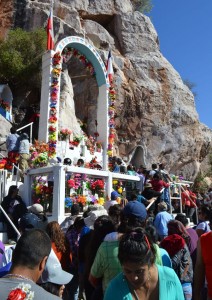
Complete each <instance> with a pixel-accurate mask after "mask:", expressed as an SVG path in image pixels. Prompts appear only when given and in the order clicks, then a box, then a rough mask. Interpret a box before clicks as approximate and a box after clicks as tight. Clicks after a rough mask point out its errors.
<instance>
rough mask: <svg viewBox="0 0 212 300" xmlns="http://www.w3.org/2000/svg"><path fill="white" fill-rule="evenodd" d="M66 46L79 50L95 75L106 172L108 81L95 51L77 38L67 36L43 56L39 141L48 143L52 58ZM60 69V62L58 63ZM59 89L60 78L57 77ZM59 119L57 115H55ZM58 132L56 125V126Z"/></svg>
mask: <svg viewBox="0 0 212 300" xmlns="http://www.w3.org/2000/svg"><path fill="white" fill-rule="evenodd" d="M67 46H70V47H72V48H75V49H77V50H79V51H80V52H81V53H82V54H83V55H85V56H86V58H87V59H88V60H89V61H90V62H91V64H92V65H93V67H94V70H95V73H96V80H97V84H98V88H99V95H98V99H97V122H98V124H99V126H98V133H99V139H100V140H101V141H102V145H103V169H105V170H107V168H108V162H107V148H108V132H109V129H108V121H109V116H108V84H109V82H108V79H107V72H106V68H105V64H104V62H103V61H102V59H101V57H100V55H99V53H98V52H97V50H96V49H95V48H94V47H93V46H92V45H90V44H89V43H88V42H87V41H86V40H85V39H83V38H80V37H77V36H69V37H66V38H64V39H62V40H61V41H60V42H59V43H58V44H57V45H56V48H55V51H48V52H46V53H45V54H44V55H43V61H42V90H41V106H40V112H41V114H40V123H39V140H42V141H45V142H48V126H49V124H48V119H49V110H50V101H51V98H50V90H51V82H52V57H53V56H54V54H55V53H59V54H61V53H62V51H63V49H64V48H65V47H67ZM59 67H60V68H62V62H61V63H60V66H59ZM58 84H59V89H60V76H59V82H58ZM59 100H60V93H58V99H57V103H58V104H57V112H59ZM57 117H59V115H57ZM57 130H58V125H57Z"/></svg>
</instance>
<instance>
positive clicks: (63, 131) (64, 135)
mask: <svg viewBox="0 0 212 300" xmlns="http://www.w3.org/2000/svg"><path fill="white" fill-rule="evenodd" d="M71 133H72V131H71V130H70V129H68V128H62V129H61V130H60V131H59V134H58V137H59V139H60V140H61V141H65V140H66V139H67V138H69V137H70V134H71Z"/></svg>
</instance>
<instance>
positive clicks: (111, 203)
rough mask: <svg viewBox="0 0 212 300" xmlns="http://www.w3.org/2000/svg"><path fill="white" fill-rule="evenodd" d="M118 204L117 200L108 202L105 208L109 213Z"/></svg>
mask: <svg viewBox="0 0 212 300" xmlns="http://www.w3.org/2000/svg"><path fill="white" fill-rule="evenodd" d="M116 204H118V202H117V201H116V200H108V201H106V202H105V204H104V207H105V209H106V210H107V211H108V210H109V208H110V207H111V206H113V205H116Z"/></svg>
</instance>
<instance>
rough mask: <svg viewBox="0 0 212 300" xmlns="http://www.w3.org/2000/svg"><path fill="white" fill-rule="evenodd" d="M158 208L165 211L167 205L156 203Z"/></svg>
mask: <svg viewBox="0 0 212 300" xmlns="http://www.w3.org/2000/svg"><path fill="white" fill-rule="evenodd" d="M158 207H160V209H162V210H167V204H166V202H164V201H162V202H160V203H158Z"/></svg>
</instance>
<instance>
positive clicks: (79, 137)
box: [70, 135, 84, 147]
mask: <svg viewBox="0 0 212 300" xmlns="http://www.w3.org/2000/svg"><path fill="white" fill-rule="evenodd" d="M83 138H84V136H83V135H74V137H73V141H70V145H71V146H76V147H77V146H78V145H79V143H80V142H81V141H82V140H83Z"/></svg>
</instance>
